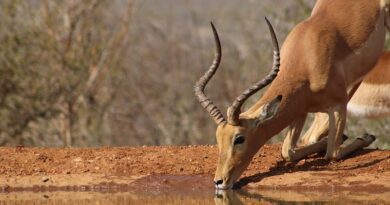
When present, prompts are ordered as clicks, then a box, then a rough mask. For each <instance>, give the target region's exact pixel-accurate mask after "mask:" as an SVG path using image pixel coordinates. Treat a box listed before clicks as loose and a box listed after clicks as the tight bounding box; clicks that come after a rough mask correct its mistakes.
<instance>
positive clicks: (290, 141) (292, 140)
mask: <svg viewBox="0 0 390 205" xmlns="http://www.w3.org/2000/svg"><path fill="white" fill-rule="evenodd" d="M306 116H307V115H304V116H302V117H300V118H299V119H298V120H295V121H294V122H293V123H292V124H291V125H290V127H289V129H288V131H287V134H286V138H285V139H284V141H283V146H282V156H283V158H284V159H285V160H286V161H295V160H297V158H298V156H296V155H294V149H295V146H296V144H297V141H298V139H299V136H300V134H301V131H302V128H303V125H304V123H305V120H306Z"/></svg>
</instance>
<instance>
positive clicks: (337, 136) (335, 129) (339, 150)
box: [325, 106, 375, 160]
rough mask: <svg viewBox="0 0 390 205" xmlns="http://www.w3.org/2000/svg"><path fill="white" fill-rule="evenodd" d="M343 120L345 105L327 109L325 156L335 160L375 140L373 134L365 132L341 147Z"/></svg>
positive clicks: (344, 118) (344, 120)
mask: <svg viewBox="0 0 390 205" xmlns="http://www.w3.org/2000/svg"><path fill="white" fill-rule="evenodd" d="M345 122H346V108H345V106H340V107H336V108H334V109H332V110H330V111H329V141H328V147H327V152H326V156H325V158H327V159H335V160H339V159H342V158H345V157H346V156H348V155H349V154H351V153H352V152H354V151H356V150H358V149H361V148H363V147H366V146H368V145H370V144H371V143H372V142H373V141H374V140H375V137H374V136H373V135H369V134H365V135H364V136H363V137H360V138H357V139H356V140H355V141H354V142H352V143H351V144H349V145H347V146H345V147H342V146H341V144H342V143H343V130H344V127H345Z"/></svg>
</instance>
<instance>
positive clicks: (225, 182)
mask: <svg viewBox="0 0 390 205" xmlns="http://www.w3.org/2000/svg"><path fill="white" fill-rule="evenodd" d="M388 5H389V2H388V0H318V1H317V3H316V5H315V7H314V9H313V11H312V14H311V16H310V17H309V18H308V19H306V20H305V21H303V22H301V23H299V24H298V25H297V26H296V27H295V28H294V29H293V30H292V31H291V32H290V34H289V35H288V36H287V38H286V40H285V42H284V45H283V47H282V49H281V55H280V57H281V58H280V59H279V48H278V43H277V40H276V36H275V34H274V32H273V29H272V26H271V25H270V24H269V23H268V21H267V23H268V25H269V28H270V30H271V34H272V40H273V45H274V64H273V68H272V70H271V73H270V74H269V75H268V76H267V77H266V78H264V79H263V80H261V81H259V82H258V83H256V84H254V85H253V86H252V87H250V88H249V89H247V90H245V91H244V92H243V93H242V94H241V95H239V96H238V97H237V98H236V99H235V100H234V102H233V103H232V105H231V106H230V107H229V108H228V110H227V119H226V118H225V117H224V116H223V114H222V112H221V111H220V110H219V109H218V107H217V106H216V105H214V103H213V102H212V101H211V100H210V99H209V98H208V97H207V96H206V95H205V93H204V89H205V86H206V84H207V83H208V82H209V80H210V79H211V77H212V76H213V75H214V74H215V72H216V70H217V68H218V66H219V63H220V61H221V46H220V42H219V38H218V34H217V31H216V30H215V28H214V26H213V33H214V37H215V41H216V45H217V49H216V56H215V59H214V62H213V64H212V66H211V67H210V68H209V70H208V71H207V72H206V73H205V74H204V75H203V76H202V77H201V78H200V80H199V81H198V82H197V83H196V85H195V95H196V96H197V99H198V100H199V102H200V103H201V105H202V106H203V107H204V108H205V109H206V110H207V111H208V112H209V114H210V115H211V117H212V118H213V119H214V121H215V122H216V123H217V125H218V127H217V131H216V137H217V144H218V148H219V160H218V164H217V170H216V173H215V178H214V182H215V186H216V188H217V189H229V188H232V187H233V184H234V182H235V181H236V180H237V179H238V178H239V176H240V175H241V174H242V172H243V171H244V170H245V169H246V167H247V166H248V165H249V163H250V161H251V159H252V157H253V156H254V154H255V153H256V152H257V151H258V150H259V149H260V147H261V146H263V145H264V144H265V143H266V142H267V141H268V140H269V139H270V138H271V137H273V136H274V135H276V134H277V133H279V132H280V131H281V130H283V129H284V128H285V127H288V126H289V127H290V130H289V132H288V134H287V137H286V140H285V143H284V146H283V150H282V154H283V156H284V157H285V158H287V159H294V158H301V157H302V156H306V155H308V154H310V153H312V152H313V150H318V147H326V150H327V152H326V158H328V159H340V158H343V157H345V156H346V155H348V154H349V153H350V152H352V151H354V150H356V149H359V148H361V147H364V146H367V145H369V144H370V143H371V142H372V141H373V140H374V138H373V137H372V136H365V137H363V138H361V139H357V140H355V141H354V142H353V143H351V144H350V145H348V146H346V147H341V146H340V145H341V143H342V134H343V131H344V126H345V122H346V110H347V103H348V100H349V98H348V91H349V90H350V89H352V87H353V86H354V85H355V84H356V83H357V82H359V81H360V80H361V78H362V77H363V76H364V75H365V74H366V73H368V72H369V71H370V69H371V68H372V67H373V66H374V65H375V63H376V62H377V60H378V58H379V56H380V54H381V52H382V49H383V46H384V40H385V23H386V21H388V19H387V16H388V14H387V7H388ZM279 70H280V72H279ZM271 82H272V84H271V85H270V87H269V88H268V89H267V90H266V91H265V93H264V95H263V96H262V97H261V98H260V99H259V100H258V101H257V102H256V103H255V104H254V105H253V106H252V107H250V108H249V109H248V110H247V111H245V112H242V110H241V107H242V105H243V104H244V102H245V101H246V100H247V99H248V98H249V97H250V96H251V95H253V94H254V93H256V92H257V91H259V90H260V89H262V88H264V87H265V86H267V85H268V84H270V83H271ZM240 83H242V82H240ZM310 112H324V113H327V115H328V116H329V136H328V140H327V143H324V142H323V141H319V142H317V143H314V144H311V145H309V146H307V147H303V148H300V149H295V142H296V141H297V139H298V138H299V135H300V132H301V130H302V126H303V123H304V121H305V119H306V116H307V114H308V113H310Z"/></svg>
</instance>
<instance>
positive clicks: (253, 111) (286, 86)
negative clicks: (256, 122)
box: [242, 75, 308, 146]
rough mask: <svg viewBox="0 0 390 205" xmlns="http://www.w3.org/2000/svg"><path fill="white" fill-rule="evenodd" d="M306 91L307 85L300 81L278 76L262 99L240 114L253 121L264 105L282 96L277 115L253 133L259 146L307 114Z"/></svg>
mask: <svg viewBox="0 0 390 205" xmlns="http://www.w3.org/2000/svg"><path fill="white" fill-rule="evenodd" d="M286 77H287V76H286ZM286 82H288V83H286ZM306 89H308V85H307V84H305V83H303V82H302V81H299V80H293V79H288V80H287V79H285V77H283V75H280V76H278V77H277V78H276V79H275V80H274V82H273V83H272V84H271V86H270V87H269V89H268V90H267V91H266V92H265V93H264V95H263V97H262V98H261V99H260V100H259V101H258V102H257V103H256V104H255V105H254V106H252V107H251V108H250V109H249V110H248V111H246V112H245V113H243V114H242V116H243V117H244V118H250V119H253V118H255V117H258V116H259V114H260V113H261V111H262V107H263V106H264V105H265V104H266V103H268V102H270V101H271V100H273V99H275V98H276V97H277V96H278V95H282V96H283V98H282V101H281V103H280V106H279V109H278V113H277V115H276V116H275V117H274V118H272V119H270V120H268V121H267V122H265V123H264V124H262V125H260V126H259V127H257V129H256V130H255V131H254V134H255V135H256V136H258V137H259V138H261V140H259V142H260V144H259V146H262V145H263V144H264V143H266V142H267V141H268V140H269V139H271V138H272V137H273V136H275V135H276V134H278V133H279V132H281V131H282V130H283V129H284V128H286V127H287V126H288V125H290V124H291V123H292V122H293V121H294V120H296V119H298V118H299V117H301V116H304V114H305V113H306V112H307V105H306V100H305V99H306V96H304V95H305V93H307V92H306V91H307V90H306Z"/></svg>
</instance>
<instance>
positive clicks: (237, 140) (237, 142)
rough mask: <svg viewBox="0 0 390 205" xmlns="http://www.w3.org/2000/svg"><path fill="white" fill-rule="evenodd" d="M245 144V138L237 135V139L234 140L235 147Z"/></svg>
mask: <svg viewBox="0 0 390 205" xmlns="http://www.w3.org/2000/svg"><path fill="white" fill-rule="evenodd" d="M244 142H245V137H244V135H237V136H236V139H234V145H236V144H242V143H244Z"/></svg>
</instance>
